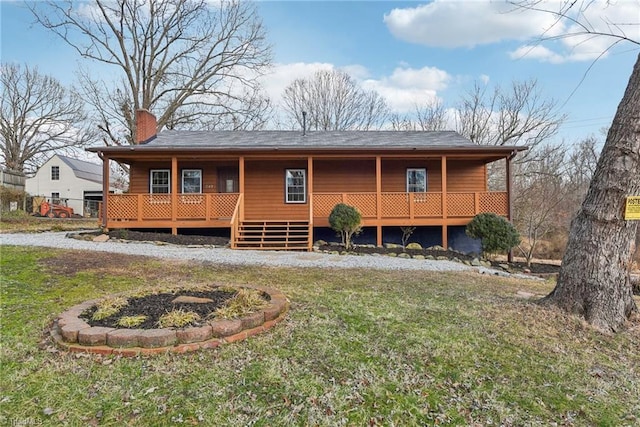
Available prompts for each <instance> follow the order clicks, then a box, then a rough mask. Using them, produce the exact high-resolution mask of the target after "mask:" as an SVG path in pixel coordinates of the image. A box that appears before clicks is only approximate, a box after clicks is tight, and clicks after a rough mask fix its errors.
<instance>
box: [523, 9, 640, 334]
mask: <svg viewBox="0 0 640 427" xmlns="http://www.w3.org/2000/svg"><path fill="white" fill-rule="evenodd" d="M517 4H518V5H519V6H521V7H525V8H527V9H530V10H537V11H541V12H543V13H550V14H553V15H554V16H556V17H557V18H558V22H561V21H565V20H568V21H570V22H571V23H572V26H571V30H570V31H569V32H565V33H563V37H575V36H579V37H585V36H587V37H594V36H609V37H611V40H612V43H611V44H610V45H609V49H610V48H611V47H613V46H614V45H615V44H617V43H619V42H621V41H627V42H631V43H634V44H638V45H640V39H632V38H630V37H628V36H627V34H626V33H625V31H623V28H624V27H623V26H622V25H621V23H617V24H616V23H612V22H607V23H606V28H605V29H604V30H601V29H599V28H597V27H594V26H593V25H592V22H590V21H589V19H587V17H586V15H585V11H587V10H588V9H589V8H590V7H593V5H594V2H591V1H579V0H577V1H576V0H572V1H563V2H560V4H561V6H560V9H557V10H551V9H545V8H546V7H547V4H545V3H541V2H538V1H523V2H518V3H517ZM636 28H637V27H636ZM573 29H576V30H573ZM634 34H636V35H637V32H635V33H634ZM603 53H604V52H603ZM639 117H640V55H638V57H637V58H636V62H635V65H634V67H633V71H632V72H631V76H630V77H629V82H628V84H627V88H626V90H625V93H624V95H623V97H622V101H621V102H620V105H619V106H618V109H617V111H616V114H615V116H614V118H613V123H612V125H611V127H610V129H609V132H608V134H607V139H606V141H605V144H604V146H603V148H602V152H601V154H600V159H599V160H598V164H597V166H596V170H595V173H594V175H593V178H592V179H591V184H590V185H589V190H588V192H587V196H586V198H585V200H584V202H583V203H582V206H581V208H580V210H579V211H578V214H577V215H576V217H575V218H574V219H573V221H572V223H571V230H570V233H569V242H568V244H567V250H566V252H565V255H564V257H563V259H562V267H561V270H560V274H559V277H558V281H557V283H556V287H555V288H554V290H553V291H552V292H551V293H550V294H549V295H547V297H545V299H544V300H543V302H544V303H545V304H547V305H552V306H556V307H559V308H561V309H563V310H565V311H567V312H569V313H574V314H577V315H579V316H581V317H583V318H585V319H586V320H587V322H589V323H590V324H591V325H593V326H594V327H595V328H596V329H598V330H601V331H603V332H606V333H610V332H615V331H618V330H620V329H621V328H622V327H623V325H624V323H625V322H626V320H627V319H628V318H629V317H630V316H631V315H632V314H633V313H635V312H637V311H638V307H637V306H636V303H635V301H634V300H633V293H632V286H631V280H630V269H631V264H632V256H633V250H632V248H633V245H634V242H635V239H636V232H637V228H638V221H627V220H625V219H624V216H623V212H624V204H625V198H626V196H630V195H637V194H640V120H639V119H638V118H639Z"/></svg>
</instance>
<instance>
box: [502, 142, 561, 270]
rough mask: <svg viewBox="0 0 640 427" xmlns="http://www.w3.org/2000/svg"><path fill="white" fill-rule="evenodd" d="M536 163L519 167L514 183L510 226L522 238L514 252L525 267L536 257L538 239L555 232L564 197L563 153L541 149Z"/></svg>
mask: <svg viewBox="0 0 640 427" xmlns="http://www.w3.org/2000/svg"><path fill="white" fill-rule="evenodd" d="M536 149H538V150H541V151H542V152H541V153H540V155H539V156H536V157H537V158H539V159H540V161H529V162H527V163H525V164H522V165H520V169H521V170H520V173H519V179H518V180H516V181H515V183H514V184H515V187H516V188H515V189H514V190H515V191H514V193H515V195H516V196H515V197H514V200H513V206H514V217H513V223H514V225H515V226H516V228H517V229H518V232H519V233H520V235H521V236H523V237H524V238H523V239H522V241H521V242H520V244H519V245H518V250H519V251H520V253H521V254H522V256H524V258H525V260H526V262H527V265H528V266H530V265H531V260H532V258H533V256H534V255H535V253H536V249H537V246H538V243H539V242H540V239H542V238H544V237H545V236H546V235H547V233H549V232H550V231H551V230H554V229H557V227H558V223H559V218H560V217H561V210H562V209H561V208H562V206H563V204H564V201H565V199H566V196H567V186H566V185H565V183H564V182H563V178H564V177H565V176H566V175H565V149H564V147H562V146H559V147H555V146H543V147H538V148H536Z"/></svg>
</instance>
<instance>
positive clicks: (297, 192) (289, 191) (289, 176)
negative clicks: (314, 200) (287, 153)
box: [285, 169, 307, 203]
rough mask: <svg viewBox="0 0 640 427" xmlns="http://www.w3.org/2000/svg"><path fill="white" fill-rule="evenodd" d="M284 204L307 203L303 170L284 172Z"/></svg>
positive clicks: (305, 175)
mask: <svg viewBox="0 0 640 427" xmlns="http://www.w3.org/2000/svg"><path fill="white" fill-rule="evenodd" d="M285 188H286V202H287V203H306V202H307V171H306V170H305V169H287V171H286V182H285Z"/></svg>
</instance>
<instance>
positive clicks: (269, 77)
mask: <svg viewBox="0 0 640 427" xmlns="http://www.w3.org/2000/svg"><path fill="white" fill-rule="evenodd" d="M334 68H335V67H334V65H333V64H328V63H326V62H311V63H305V62H294V63H291V64H275V65H274V66H273V67H272V68H271V70H270V72H269V73H267V74H266V75H264V76H263V77H262V78H261V82H262V85H263V88H264V90H265V91H266V92H267V94H268V95H269V97H270V98H271V100H273V101H274V102H276V103H278V102H280V100H281V99H282V94H283V93H284V89H285V88H286V87H287V86H289V85H290V84H291V83H292V82H293V81H294V80H295V79H301V78H307V77H311V76H313V74H314V73H315V72H316V71H319V70H332V69H334Z"/></svg>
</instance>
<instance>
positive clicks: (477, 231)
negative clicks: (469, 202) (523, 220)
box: [466, 213, 520, 254]
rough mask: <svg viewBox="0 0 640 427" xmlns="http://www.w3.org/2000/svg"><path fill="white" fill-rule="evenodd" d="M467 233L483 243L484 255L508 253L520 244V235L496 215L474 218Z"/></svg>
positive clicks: (483, 214) (482, 214) (507, 222)
mask: <svg viewBox="0 0 640 427" xmlns="http://www.w3.org/2000/svg"><path fill="white" fill-rule="evenodd" d="M466 233H467V236H469V237H471V238H473V239H480V240H481V241H482V252H483V254H487V253H490V254H493V253H497V252H506V251H508V250H509V249H511V248H513V247H514V246H517V245H518V244H519V243H520V235H519V234H518V231H517V230H516V229H515V227H514V226H513V225H512V224H511V223H510V222H509V221H507V220H506V219H504V218H503V217H501V216H498V215H496V214H494V213H481V214H478V215H476V216H475V217H473V219H472V220H471V222H470V223H469V224H468V225H467V229H466Z"/></svg>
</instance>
